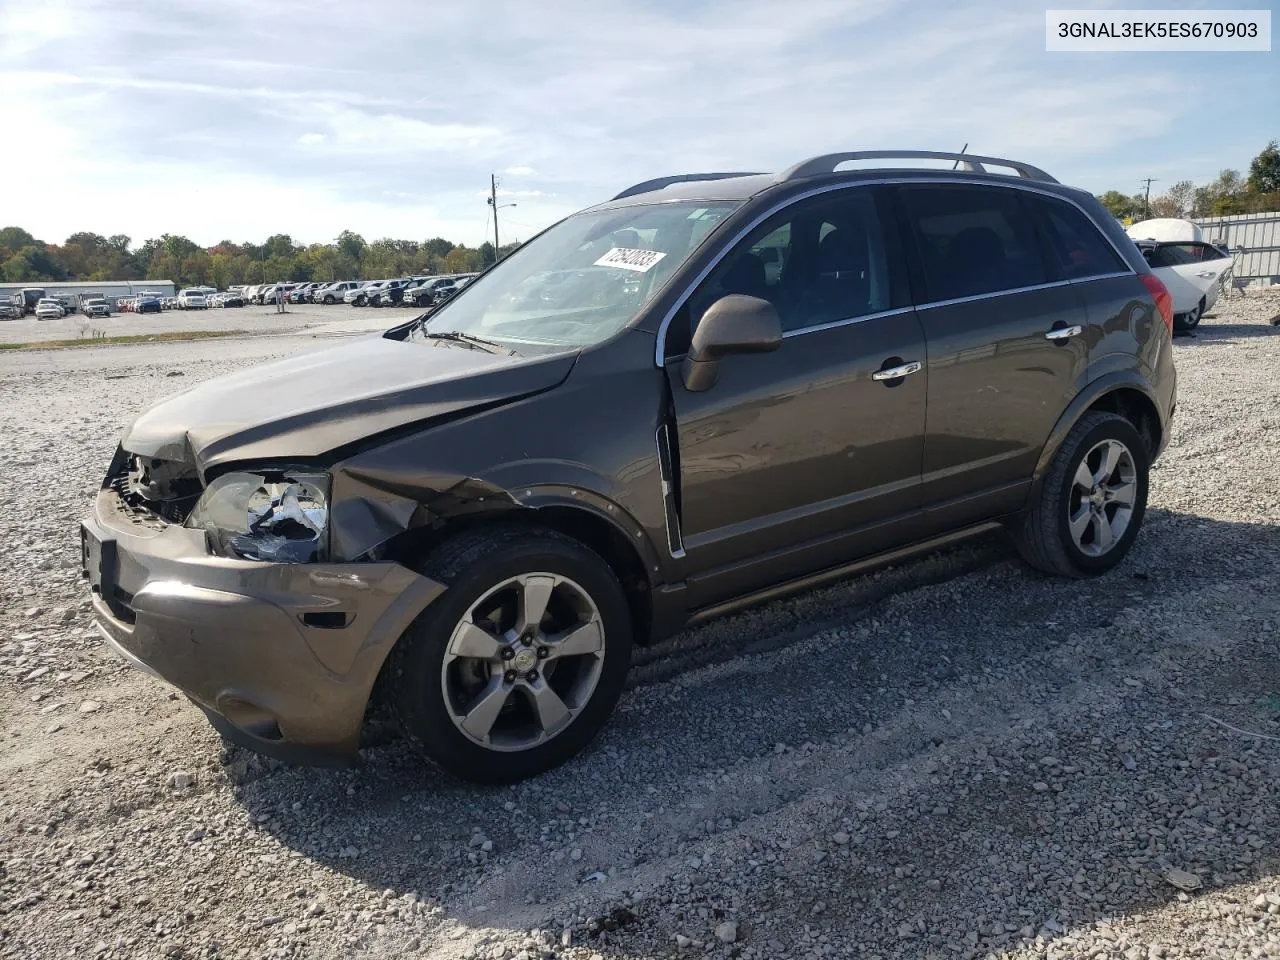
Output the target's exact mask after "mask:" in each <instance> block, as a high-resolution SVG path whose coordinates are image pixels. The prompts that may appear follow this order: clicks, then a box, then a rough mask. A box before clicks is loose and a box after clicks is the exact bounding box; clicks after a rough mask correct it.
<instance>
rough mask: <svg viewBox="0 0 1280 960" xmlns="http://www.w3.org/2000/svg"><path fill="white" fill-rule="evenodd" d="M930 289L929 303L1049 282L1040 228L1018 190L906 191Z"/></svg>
mask: <svg viewBox="0 0 1280 960" xmlns="http://www.w3.org/2000/svg"><path fill="white" fill-rule="evenodd" d="M900 196H901V197H902V202H903V206H904V208H905V211H906V215H907V217H906V218H907V226H908V229H909V230H910V232H911V234H912V235H913V238H914V243H915V248H916V251H917V254H918V257H919V262H920V268H921V273H922V275H923V276H922V279H923V285H924V297H923V302H936V301H939V300H955V299H959V298H961V297H972V296H979V295H981V294H986V293H997V292H999V291H1002V290H1015V289H1017V288H1019V287H1031V286H1035V285H1036V284H1040V283H1045V282H1046V280H1047V279H1048V272H1047V270H1046V268H1045V264H1044V261H1043V259H1042V258H1041V256H1040V248H1039V245H1038V244H1037V242H1036V235H1035V229H1034V227H1033V225H1032V221H1031V218H1030V216H1029V215H1028V212H1027V210H1026V208H1025V207H1024V206H1023V205H1022V203H1021V200H1020V198H1019V196H1018V193H1017V191H1014V190H1009V189H1004V188H1001V187H979V186H968V185H965V186H952V185H946V186H934V185H920V186H907V187H902V188H900Z"/></svg>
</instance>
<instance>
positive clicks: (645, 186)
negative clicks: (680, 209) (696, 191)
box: [613, 171, 762, 200]
mask: <svg viewBox="0 0 1280 960" xmlns="http://www.w3.org/2000/svg"><path fill="white" fill-rule="evenodd" d="M758 176H762V174H760V173H759V172H752V171H736V172H733V173H678V174H676V175H675V176H673V177H658V178H657V179H656V180H645V181H644V182H643V183H637V184H635V185H634V186H630V187H627V189H625V190H623V191H622V192H621V193H620V194H618V195H617V196H616V197H614V198H613V199H614V200H621V199H622V198H623V197H634V196H635V195H636V194H638V193H649V192H650V191H652V190H661V189H662V188H663V187H669V186H671V184H673V183H687V182H689V181H691V180H729V179H732V178H733V177H758Z"/></svg>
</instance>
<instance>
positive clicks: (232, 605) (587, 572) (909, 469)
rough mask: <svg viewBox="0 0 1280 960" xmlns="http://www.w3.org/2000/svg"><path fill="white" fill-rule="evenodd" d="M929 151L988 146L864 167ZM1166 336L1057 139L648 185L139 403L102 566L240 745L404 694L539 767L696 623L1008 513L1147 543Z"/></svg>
mask: <svg viewBox="0 0 1280 960" xmlns="http://www.w3.org/2000/svg"><path fill="white" fill-rule="evenodd" d="M895 157H908V158H912V159H918V158H921V157H925V158H932V159H944V160H946V161H947V162H948V163H951V162H953V161H954V162H955V163H956V164H957V165H958V166H959V169H955V170H952V169H943V170H927V169H889V168H885V167H884V166H881V167H879V168H873V169H865V168H863V169H857V170H851V171H845V170H839V171H838V170H837V167H838V166H842V165H843V164H844V163H846V162H847V161H860V162H865V161H867V160H886V159H891V158H895ZM988 166H1003V167H1005V168H1008V169H1010V170H1012V171H1013V172H1012V175H1000V174H995V173H992V172H989V171H988V169H987V167H988ZM1170 324H1171V312H1170V303H1169V297H1168V293H1167V291H1165V289H1164V287H1163V286H1162V285H1161V283H1160V282H1159V281H1158V280H1157V279H1156V278H1154V277H1153V276H1152V275H1151V272H1150V270H1149V269H1148V267H1147V265H1146V263H1145V262H1144V261H1143V259H1142V256H1141V255H1140V254H1139V252H1138V249H1137V248H1136V247H1135V245H1134V243H1133V241H1131V240H1130V239H1129V238H1128V237H1127V236H1126V235H1125V234H1124V232H1123V230H1121V228H1120V226H1119V225H1118V224H1117V223H1116V221H1115V220H1114V219H1112V218H1111V217H1110V216H1108V215H1107V213H1106V212H1105V211H1104V210H1103V209H1102V208H1101V207H1100V206H1099V205H1098V204H1097V202H1096V201H1095V200H1094V199H1093V197H1092V196H1090V195H1089V194H1087V193H1084V192H1082V191H1079V190H1075V189H1072V188H1069V187H1064V186H1061V185H1059V184H1058V183H1057V181H1055V180H1054V179H1053V178H1051V177H1050V176H1048V175H1047V174H1045V173H1043V172H1041V171H1040V170H1037V169H1035V168H1034V167H1030V166H1027V165H1025V164H1020V163H1016V162H1011V161H1007V160H995V159H991V158H983V157H972V156H967V155H964V156H957V155H953V154H931V153H920V152H907V153H888V152H874V153H851V154H835V155H831V156H825V157H818V158H815V159H812V160H808V161H805V162H803V163H800V164H798V165H797V166H795V167H792V168H791V169H790V170H788V171H786V172H785V173H782V174H779V175H772V174H770V175H765V174H689V175H685V176H678V177H668V178H665V179H662V180H657V181H650V182H648V183H644V184H639V185H637V186H635V187H632V188H631V189H628V190H625V191H623V192H622V193H620V194H619V195H618V196H616V197H615V198H614V199H612V200H611V201H609V202H608V203H604V204H601V205H599V206H596V207H593V208H591V209H588V210H585V211H583V212H581V213H578V214H575V215H573V216H571V217H568V218H567V219H565V220H563V221H561V222H560V223H557V224H556V225H555V226H553V227H551V228H549V229H548V230H546V231H544V232H543V233H542V234H540V235H539V236H537V237H535V238H534V239H533V240H531V241H530V242H528V243H526V244H525V245H523V246H522V247H521V248H520V249H519V250H517V251H515V252H514V253H513V254H512V255H511V256H510V257H508V258H507V259H505V260H503V261H502V262H501V263H500V264H498V265H497V266H496V267H494V268H492V269H490V270H489V271H488V272H487V273H485V274H484V275H482V276H481V277H480V278H479V279H477V280H476V281H475V282H473V283H471V284H470V285H469V286H467V288H466V289H465V290H464V291H462V292H461V293H459V294H458V295H457V296H456V297H454V298H453V299H451V300H450V301H449V302H448V303H447V305H445V306H444V307H443V308H441V309H440V310H438V311H436V312H435V313H434V314H432V315H431V316H430V318H429V319H428V318H421V317H420V318H418V319H416V320H413V321H410V322H407V323H404V324H402V325H400V326H398V327H395V328H394V329H392V330H390V331H388V332H387V333H385V334H384V335H382V336H380V337H370V338H367V339H363V340H357V341H354V342H351V343H347V344H344V345H343V346H341V347H339V348H336V349H332V350H327V351H322V352H317V353H310V354H306V355H303V356H298V357H294V358H292V359H288V360H284V361H281V362H277V363H273V364H269V365H266V366H261V367H258V368H254V369H249V370H246V371H244V372H241V373H237V374H233V375H231V376H226V377H222V378H219V379H216V380H212V381H209V382H207V383H204V384H201V385H200V386H198V387H196V388H195V389H192V390H189V391H187V392H186V393H182V394H179V395H177V396H175V397H172V398H170V399H169V400H166V401H164V402H163V403H161V404H159V405H157V406H156V407H154V408H152V409H151V410H149V411H147V412H146V413H144V414H143V415H142V416H140V417H139V418H138V419H137V420H136V421H134V422H133V423H132V424H131V425H130V426H129V428H128V429H127V430H126V431H125V434H124V437H123V440H122V443H121V447H120V449H119V451H118V453H117V454H116V457H115V459H114V460H113V462H112V464H111V466H110V469H109V471H108V474H107V477H106V480H105V482H104V483H103V486H102V490H101V492H100V493H99V495H98V498H97V503H96V505H95V508H94V512H93V516H92V517H91V518H90V519H89V520H88V521H86V523H85V524H84V529H83V543H84V560H85V575H86V577H87V578H88V580H89V582H90V584H91V585H92V589H93V592H94V603H95V608H96V611H97V617H98V623H99V624H100V626H101V629H102V631H103V633H104V634H105V636H106V637H107V640H108V642H109V643H110V644H111V645H112V646H113V647H114V648H115V649H116V650H117V651H119V652H120V653H122V654H123V655H124V656H125V657H127V658H129V659H130V660H132V661H133V662H134V663H136V664H137V665H139V666H141V667H143V668H144V669H147V670H150V671H152V672H153V673H155V674H158V675H159V676H160V677H162V678H164V679H165V680H167V681H169V682H170V683H173V684H175V685H176V686H178V687H180V688H181V689H182V690H184V691H185V692H186V693H187V694H188V695H189V696H190V697H191V698H192V699H193V700H194V701H195V702H196V703H197V704H198V705H199V706H200V707H201V708H203V709H204V710H205V711H206V713H207V714H208V715H209V717H210V719H211V720H212V721H213V723H214V724H215V725H216V726H217V727H218V729H219V730H221V731H222V732H223V733H224V734H225V735H226V736H227V737H229V738H231V739H233V740H235V741H237V742H240V743H243V744H247V745H249V746H252V747H253V748H255V749H258V750H260V751H263V752H265V753H270V754H273V755H276V756H281V757H284V758H286V759H299V760H304V761H310V762H322V761H326V760H338V761H341V760H345V759H350V758H351V757H352V756H353V755H354V754H355V752H356V749H357V747H358V745H359V742H360V731H361V726H362V719H363V717H364V716H365V714H366V712H367V710H368V709H369V708H370V706H371V704H372V703H375V702H383V703H386V704H388V705H389V706H390V708H391V709H392V710H393V711H394V714H395V715H396V716H397V717H398V719H399V721H400V722H401V724H402V726H403V727H404V730H405V731H406V733H407V734H408V736H409V737H411V738H412V739H413V740H414V741H415V742H416V743H417V744H418V745H419V746H420V747H421V748H422V750H423V752H424V753H425V754H426V755H427V756H428V757H430V758H431V759H432V760H434V761H436V762H437V763H439V764H440V765H441V766H443V767H444V768H446V769H448V770H450V771H452V772H453V773H455V774H457V775H459V776H462V777H466V778H470V779H474V780H483V781H506V780H513V779H517V778H520V777H526V776H529V775H532V774H536V773H538V772H539V771H542V770H546V769H547V768H549V767H551V766H553V765H555V764H557V763H560V762H562V761H564V760H565V759H567V758H568V757H570V756H572V755H573V754H574V753H576V752H577V751H578V750H580V749H582V747H583V746H584V745H585V744H586V743H587V742H588V741H589V740H590V739H591V737H592V736H593V735H594V734H595V733H596V732H597V731H598V730H599V729H600V728H601V726H602V725H603V724H604V723H605V722H606V720H607V718H608V717H609V714H610V712H611V711H612V709H613V707H614V704H615V703H616V701H617V699H618V696H619V694H620V693H621V691H622V687H623V682H624V679H625V676H626V672H627V666H628V663H629V661H630V658H631V647H632V645H633V644H649V643H652V642H654V641H655V640H657V639H659V638H662V637H665V636H668V635H670V634H671V633H673V632H674V631H677V630H679V629H681V628H682V627H684V626H685V625H687V624H690V623H692V622H695V621H698V620H702V619H705V618H707V617H711V616H714V615H716V614H719V613H723V612H725V611H728V610H732V609H735V608H739V607H742V606H744V605H746V604H750V603H754V602H758V601H760V600H763V599H767V598H771V597H776V596H778V595H780V594H781V593H783V592H785V591H790V590H797V589H802V588H804V587H807V586H810V585H812V584H816V583H819V582H821V581H824V580H829V579H832V578H835V577H841V576H845V575H847V574H849V573H850V572H853V571H856V570H861V569H865V568H866V567H867V566H869V565H871V564H874V563H877V562H881V561H883V560H885V559H888V558H895V559H896V558H901V557H902V556H904V555H905V554H906V553H909V552H914V551H922V550H928V549H930V548H933V547H936V546H938V545H939V544H943V543H951V542H954V541H956V540H957V539H959V538H961V537H965V536H968V535H971V534H976V533H979V532H982V531H985V530H988V529H990V528H991V527H993V526H994V525H995V524H1000V523H1003V524H1008V525H1010V526H1011V527H1013V528H1014V529H1015V530H1016V531H1017V537H1018V542H1019V543H1020V544H1021V548H1022V552H1023V554H1024V555H1025V557H1026V559H1027V560H1028V561H1029V562H1030V563H1031V564H1033V565H1034V566H1036V567H1038V568H1040V569H1041V570H1045V571H1048V572H1051V573H1056V574H1060V575H1064V576H1089V575H1094V574H1099V573H1102V572H1104V571H1106V570H1108V569H1109V568H1111V567H1112V566H1114V565H1115V564H1117V563H1118V562H1120V560H1121V559H1122V558H1123V557H1124V556H1125V554H1126V552H1127V551H1128V550H1129V547H1130V545H1131V544H1132V543H1133V540H1134V538H1135V537H1136V536H1137V534H1138V530H1139V528H1140V527H1141V525H1142V518H1143V512H1144V509H1145V506H1146V502H1147V476H1148V469H1149V467H1150V464H1151V461H1152V459H1153V458H1154V457H1156V456H1157V455H1158V454H1159V453H1160V451H1161V450H1162V449H1163V448H1164V445H1165V443H1166V441H1167V438H1168V428H1169V418H1170V416H1171V415H1172V413H1173V408H1174V396H1175V387H1174V369H1173V361H1172V354H1171V346H1170V342H1171V334H1170Z"/></svg>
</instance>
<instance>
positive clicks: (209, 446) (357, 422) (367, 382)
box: [121, 337, 577, 475]
mask: <svg viewBox="0 0 1280 960" xmlns="http://www.w3.org/2000/svg"><path fill="white" fill-rule="evenodd" d="M576 357H577V354H576V353H572V352H571V353H561V354H555V355H553V356H540V357H509V356H502V355H497V354H491V353H486V352H484V351H481V350H471V349H468V348H466V347H461V346H457V345H454V344H449V343H446V342H426V343H422V342H418V343H402V342H399V341H396V340H387V339H383V338H382V337H369V338H365V339H360V340H355V341H349V342H347V343H344V344H342V345H341V346H338V347H333V348H331V349H328V350H320V351H317V352H315V353H308V354H303V355H302V356H300V357H291V358H289V359H287V360H279V361H276V362H274V363H266V364H262V365H261V366H257V367H252V368H250V369H248V370H243V371H240V372H238V373H233V374H228V375H227V376H223V377H218V378H216V379H214V380H210V381H208V382H206V383H202V384H200V385H199V386H197V387H194V388H192V389H190V390H187V391H185V392H183V393H180V394H177V395H176V396H173V397H170V398H168V399H167V400H163V401H161V402H160V403H158V404H156V405H155V406H154V407H152V408H151V409H150V410H148V411H147V412H146V413H144V414H142V416H140V417H138V419H137V420H135V421H134V422H133V423H132V424H130V425H129V427H128V428H127V429H126V430H125V434H124V438H123V439H122V441H121V443H122V445H123V447H124V448H125V449H126V450H128V451H129V452H131V453H137V454H142V455H144V456H149V457H156V458H158V459H162V460H180V461H184V462H187V463H192V464H194V465H195V466H196V467H197V468H198V469H199V470H200V473H201V474H202V475H203V474H204V473H205V472H206V471H207V470H208V469H209V468H210V467H213V466H217V465H218V464H221V463H228V462H231V461H240V460H264V461H288V460H290V459H292V458H312V457H320V456H322V455H324V454H326V453H328V452H330V451H332V450H334V449H336V448H338V447H342V446H345V445H346V444H349V443H353V442H355V441H358V440H362V439H364V438H366V437H369V436H370V435H372V434H376V433H381V432H383V431H386V430H392V429H394V428H396V427H402V426H406V425H408V424H414V423H424V422H426V421H429V420H432V419H434V418H438V417H444V416H448V415H450V414H454V413H458V412H460V411H464V410H467V409H469V408H473V407H484V406H491V405H493V404H495V403H500V402H503V401H510V400H515V399H518V398H520V397H524V396H528V395H530V394H534V393H539V392H541V391H543V390H549V389H551V388H552V387H554V386H556V385H557V384H559V383H561V382H562V381H563V380H564V379H565V377H566V376H568V374H569V371H570V370H571V369H572V368H573V364H574V361H575V359H576Z"/></svg>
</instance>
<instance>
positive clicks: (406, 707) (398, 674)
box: [385, 527, 632, 783]
mask: <svg viewBox="0 0 1280 960" xmlns="http://www.w3.org/2000/svg"><path fill="white" fill-rule="evenodd" d="M421 571H422V573H423V574H424V575H426V576H428V577H431V578H432V579H435V580H438V581H440V582H441V583H444V584H446V585H447V586H448V589H447V590H446V591H445V592H444V593H443V594H442V595H441V596H440V597H439V598H438V599H437V600H436V601H435V602H434V603H432V604H431V605H430V606H429V607H427V609H426V610H425V611H423V613H422V614H421V615H420V616H419V617H418V618H417V620H415V621H414V622H413V624H412V625H411V626H410V627H409V629H408V630H406V631H405V634H404V636H403V637H401V639H400V642H399V643H398V644H397V645H396V648H395V650H394V651H392V654H391V657H390V658H389V660H388V663H387V670H386V672H385V677H386V680H387V683H388V690H389V694H390V695H389V698H388V699H389V700H390V704H391V708H392V711H393V713H394V714H395V716H396V718H397V719H398V720H399V722H400V725H401V727H402V728H403V729H404V731H405V734H406V735H407V736H408V738H409V739H410V740H411V741H412V742H413V743H414V744H415V745H416V746H417V747H418V749H419V750H420V751H421V752H422V753H423V754H424V755H425V756H426V757H427V758H428V759H429V760H431V761H433V762H434V763H435V764H437V765H438V766H440V767H442V768H443V769H444V770H446V771H447V772H449V773H451V774H453V775H454V776H456V777H459V778H461V779H463V780H471V781H474V782H476V783H511V782H514V781H517V780H523V779H525V778H527V777H532V776H535V775H537V774H540V773H543V772H545V771H547V770H550V769H552V768H553V767H556V766H559V765H560V764H562V763H564V762H565V761H566V760H568V759H570V758H571V757H573V756H574V755H575V754H577V753H578V752H579V751H581V750H582V749H583V748H584V747H585V746H586V745H587V744H588V743H589V742H590V741H591V740H592V739H593V738H594V737H595V736H596V734H597V733H599V732H600V730H601V729H602V728H603V726H604V725H605V723H606V722H607V721H608V719H609V716H610V714H611V713H612V712H613V708H614V706H615V705H616V704H617V701H618V697H619V696H620V695H621V693H622V688H623V684H624V683H625V681H626V676H627V669H628V667H629V666H630V662H631V643H632V630H631V611H630V608H629V607H628V605H627V600H626V597H625V595H624V594H623V591H622V587H621V585H620V584H619V583H618V580H617V577H615V576H614V573H613V571H612V570H611V569H610V567H609V565H608V564H607V563H605V561H604V560H603V559H601V558H600V556H598V555H597V554H596V553H595V552H594V551H592V550H590V549H589V548H588V547H586V546H584V545H583V544H581V543H579V542H578V541H576V540H573V539H571V538H569V537H566V536H563V535H561V534H559V533H556V532H554V531H551V530H538V529H528V528H522V527H494V528H488V529H480V530H475V531H472V532H470V533H465V534H462V535H461V536H459V537H458V538H456V539H454V540H451V541H449V542H447V543H445V544H444V545H443V546H441V547H440V548H439V549H438V550H437V551H436V552H435V553H433V554H432V555H431V556H430V557H428V559H427V560H426V562H425V563H424V564H423V565H422V567H421ZM526 610H530V611H532V613H531V614H530V617H529V619H530V621H531V622H529V623H526V622H525V620H524V618H525V611H526ZM538 610H541V611H543V613H542V614H540V615H539V614H538V613H537V611H538ZM571 637H572V638H574V639H573V644H572V646H569V645H566V646H563V647H560V646H558V644H561V643H565V642H566V641H567V640H568V638H571ZM526 640H527V642H526Z"/></svg>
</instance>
